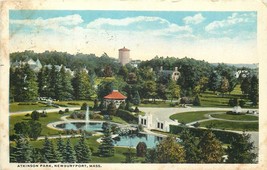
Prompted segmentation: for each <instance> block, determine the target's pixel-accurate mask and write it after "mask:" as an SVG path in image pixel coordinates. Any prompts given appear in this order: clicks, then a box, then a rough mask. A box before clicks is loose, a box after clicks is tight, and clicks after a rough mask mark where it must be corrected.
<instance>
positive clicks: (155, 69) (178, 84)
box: [10, 51, 258, 105]
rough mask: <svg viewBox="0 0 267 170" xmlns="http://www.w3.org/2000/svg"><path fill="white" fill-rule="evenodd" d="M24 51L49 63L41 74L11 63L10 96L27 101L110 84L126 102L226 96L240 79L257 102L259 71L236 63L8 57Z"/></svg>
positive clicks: (88, 93)
mask: <svg viewBox="0 0 267 170" xmlns="http://www.w3.org/2000/svg"><path fill="white" fill-rule="evenodd" d="M21 56H22V57H21ZM23 56H24V58H25V56H27V57H32V58H33V59H36V58H37V57H38V58H39V59H40V61H41V63H42V64H43V65H44V64H52V68H48V67H43V68H42V69H41V70H40V71H39V73H34V72H33V71H32V70H31V69H30V67H29V66H28V65H27V64H26V65H24V66H23V67H21V68H12V67H11V68H10V98H11V101H12V100H13V101H30V100H34V99H36V98H37V97H38V96H44V97H51V98H53V99H57V100H72V99H77V100H84V99H90V98H91V97H92V96H96V95H97V97H98V99H99V100H102V98H103V97H104V96H105V95H107V94H109V93H110V92H111V91H112V89H118V90H120V91H121V92H122V93H123V94H125V95H127V98H128V101H130V102H131V103H133V104H135V105H138V104H139V103H140V99H157V98H158V99H163V100H167V99H169V100H173V99H178V98H180V97H184V96H187V97H193V96H196V95H198V94H200V93H202V92H205V91H206V90H210V91H213V92H214V93H215V92H218V93H221V94H223V95H224V94H225V93H231V92H232V91H233V90H234V88H235V87H236V85H238V84H240V85H241V90H242V92H243V93H244V94H245V95H246V96H247V97H248V98H249V99H250V100H251V101H252V102H253V104H254V105H257V102H258V100H257V99H258V75H257V70H255V69H250V68H236V67H234V66H230V65H227V64H218V65H217V66H214V65H212V64H210V63H207V62H205V61H199V60H195V59H192V58H186V57H185V58H181V59H179V58H175V57H167V58H163V57H155V58H154V59H152V60H147V61H142V62H141V63H140V65H139V66H138V68H135V67H133V66H132V65H130V64H127V65H125V66H121V65H119V63H117V62H116V61H115V59H113V58H110V57H109V56H108V55H107V54H104V55H103V56H101V57H96V56H93V55H84V54H76V55H69V54H67V53H60V52H44V53H41V54H38V53H34V52H32V51H25V52H22V53H12V54H11V61H15V60H19V59H23ZM20 57H21V58H20ZM72 58H73V60H71V59H72ZM55 64H58V65H61V64H63V65H64V64H66V65H64V66H67V67H69V68H71V69H72V70H74V71H75V75H74V76H72V75H71V74H70V73H69V72H68V71H66V69H65V67H61V69H60V71H56V69H55V66H54V65H55ZM161 66H162V67H163V68H164V69H166V70H174V68H175V67H177V68H178V71H179V72H180V73H181V75H180V77H179V79H178V80H177V81H174V80H172V79H171V77H170V75H167V76H163V75H162V74H159V73H160V68H161ZM85 68H86V69H85ZM239 70H245V71H246V72H243V73H242V74H240V75H239V77H236V75H235V73H236V72H237V71H239ZM108 77H113V78H114V79H108ZM99 78H103V79H101V81H100V83H99V82H97V81H98V79H99ZM96 85H97V88H95V87H96Z"/></svg>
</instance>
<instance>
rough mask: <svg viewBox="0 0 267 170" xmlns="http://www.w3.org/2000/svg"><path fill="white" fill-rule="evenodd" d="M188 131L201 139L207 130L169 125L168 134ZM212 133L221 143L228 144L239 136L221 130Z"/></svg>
mask: <svg viewBox="0 0 267 170" xmlns="http://www.w3.org/2000/svg"><path fill="white" fill-rule="evenodd" d="M185 128H186V129H188V130H189V132H191V133H192V134H193V135H194V136H196V137H201V136H203V135H204V133H205V132H207V131H208V130H209V129H200V128H192V127H186V126H176V125H170V133H172V134H179V133H181V132H182V131H183V130H184V129H185ZM211 131H212V133H213V134H214V135H215V136H216V138H217V139H218V140H220V141H221V142H223V143H230V141H232V139H233V138H237V137H238V136H240V135H241V134H238V133H234V132H228V131H222V130H214V129H212V130H211Z"/></svg>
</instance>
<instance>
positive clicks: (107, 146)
mask: <svg viewBox="0 0 267 170" xmlns="http://www.w3.org/2000/svg"><path fill="white" fill-rule="evenodd" d="M103 131H104V136H103V137H102V142H101V144H100V146H99V147H98V152H99V155H100V156H104V157H109V156H113V155H114V144H113V139H112V137H111V127H110V123H108V122H107V123H106V125H105V126H103Z"/></svg>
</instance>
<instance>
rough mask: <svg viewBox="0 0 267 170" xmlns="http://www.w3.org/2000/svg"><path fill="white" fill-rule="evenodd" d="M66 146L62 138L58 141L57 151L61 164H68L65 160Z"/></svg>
mask: <svg viewBox="0 0 267 170" xmlns="http://www.w3.org/2000/svg"><path fill="white" fill-rule="evenodd" d="M65 149H66V146H65V144H64V142H63V140H62V138H61V136H60V137H59V138H58V139H57V151H58V158H59V161H60V162H66V158H65V153H66V151H65Z"/></svg>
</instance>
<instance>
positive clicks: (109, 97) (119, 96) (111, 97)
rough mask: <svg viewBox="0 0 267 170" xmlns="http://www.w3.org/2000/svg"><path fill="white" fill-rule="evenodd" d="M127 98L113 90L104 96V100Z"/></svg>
mask: <svg viewBox="0 0 267 170" xmlns="http://www.w3.org/2000/svg"><path fill="white" fill-rule="evenodd" d="M126 98H127V97H126V96H124V95H123V94H121V93H120V92H119V91H118V90H113V91H112V92H111V93H110V94H109V95H107V96H105V97H104V99H114V100H116V99H117V100H124V99H126Z"/></svg>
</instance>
